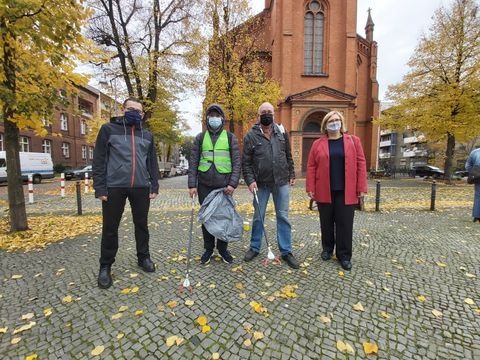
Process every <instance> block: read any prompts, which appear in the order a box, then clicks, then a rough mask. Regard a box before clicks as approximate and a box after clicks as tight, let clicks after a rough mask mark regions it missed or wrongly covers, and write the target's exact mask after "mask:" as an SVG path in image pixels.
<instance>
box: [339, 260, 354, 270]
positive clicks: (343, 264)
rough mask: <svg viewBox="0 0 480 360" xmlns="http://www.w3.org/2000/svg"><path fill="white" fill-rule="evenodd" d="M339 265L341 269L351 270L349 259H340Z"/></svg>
mask: <svg viewBox="0 0 480 360" xmlns="http://www.w3.org/2000/svg"><path fill="white" fill-rule="evenodd" d="M340 266H341V267H342V269H343V270H347V271H350V270H352V262H351V261H350V260H342V261H340Z"/></svg>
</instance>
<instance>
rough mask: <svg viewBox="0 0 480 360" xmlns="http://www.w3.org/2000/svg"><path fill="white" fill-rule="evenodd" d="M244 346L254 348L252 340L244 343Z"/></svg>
mask: <svg viewBox="0 0 480 360" xmlns="http://www.w3.org/2000/svg"><path fill="white" fill-rule="evenodd" d="M243 346H246V347H250V346H252V340H250V339H246V340H245V341H244V342H243Z"/></svg>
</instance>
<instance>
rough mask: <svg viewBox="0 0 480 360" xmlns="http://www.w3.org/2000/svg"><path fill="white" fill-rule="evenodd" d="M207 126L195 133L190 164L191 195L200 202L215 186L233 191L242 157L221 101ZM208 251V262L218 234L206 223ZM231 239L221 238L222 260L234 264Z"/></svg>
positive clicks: (211, 110)
mask: <svg viewBox="0 0 480 360" xmlns="http://www.w3.org/2000/svg"><path fill="white" fill-rule="evenodd" d="M205 114H206V128H207V130H206V131H204V132H201V133H199V134H198V135H197V136H196V137H195V141H194V143H193V148H192V153H191V155H190V160H189V168H188V188H189V194H190V197H194V196H195V195H197V194H198V200H199V202H200V205H201V204H202V203H203V201H204V200H205V198H206V197H207V195H208V194H210V192H212V191H213V190H216V189H219V188H224V192H225V194H230V195H232V194H233V192H234V191H235V188H236V187H237V186H238V182H239V180H240V171H241V161H240V148H239V146H238V141H237V138H236V137H235V135H234V134H232V133H231V132H228V131H226V130H225V129H224V128H223V126H224V124H225V114H224V112H223V109H222V107H221V106H220V105H217V104H212V105H210V106H208V108H207V111H206V113H205ZM202 232H203V246H204V248H205V252H204V254H203V255H202V257H201V259H200V262H201V263H202V264H208V263H209V262H210V259H211V257H212V255H213V249H214V248H215V237H214V236H213V235H212V234H210V233H209V232H208V231H207V229H206V228H205V226H204V225H202ZM227 246H228V243H227V242H226V241H223V240H218V239H217V250H218V253H219V255H220V256H221V258H222V260H223V261H224V262H225V263H227V264H231V263H232V262H233V257H232V255H231V254H230V252H229V251H228V250H227Z"/></svg>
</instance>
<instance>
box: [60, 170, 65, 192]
mask: <svg viewBox="0 0 480 360" xmlns="http://www.w3.org/2000/svg"><path fill="white" fill-rule="evenodd" d="M60 196H61V197H62V198H64V197H65V173H61V174H60Z"/></svg>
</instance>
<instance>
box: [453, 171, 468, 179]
mask: <svg viewBox="0 0 480 360" xmlns="http://www.w3.org/2000/svg"><path fill="white" fill-rule="evenodd" d="M452 177H453V178H454V179H463V178H464V177H468V171H467V170H457V171H455V172H454V173H453V176H452Z"/></svg>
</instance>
